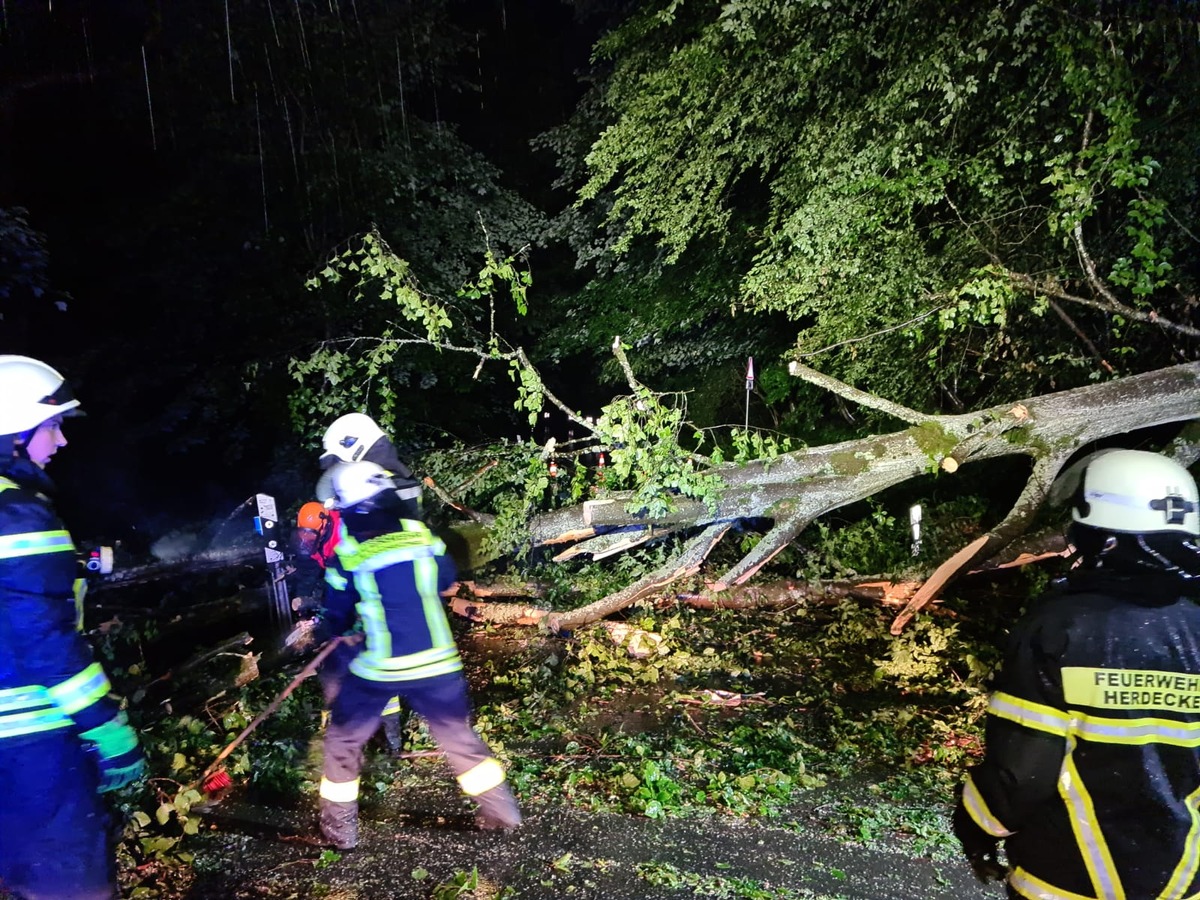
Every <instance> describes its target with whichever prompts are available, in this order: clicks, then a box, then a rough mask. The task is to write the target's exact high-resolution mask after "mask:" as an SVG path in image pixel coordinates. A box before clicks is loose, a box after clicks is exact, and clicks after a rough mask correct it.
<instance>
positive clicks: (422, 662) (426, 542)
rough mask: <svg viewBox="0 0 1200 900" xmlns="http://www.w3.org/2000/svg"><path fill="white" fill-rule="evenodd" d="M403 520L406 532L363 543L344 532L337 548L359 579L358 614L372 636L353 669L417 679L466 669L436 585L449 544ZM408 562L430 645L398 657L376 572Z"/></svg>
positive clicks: (382, 677) (383, 677)
mask: <svg viewBox="0 0 1200 900" xmlns="http://www.w3.org/2000/svg"><path fill="white" fill-rule="evenodd" d="M401 524H402V527H403V528H404V530H403V531H400V532H393V533H391V534H385V535H381V536H380V537H377V538H372V539H371V540H369V541H367V542H365V543H363V544H360V543H359V542H358V541H357V540H355V539H354V537H352V536H351V535H350V534H348V533H344V534H343V535H342V539H341V541H339V542H338V546H337V549H336V551H335V552H336V553H337V555H338V558H339V560H340V561H341V563H342V566H343V567H344V568H345V570H346V571H347V573H349V574H350V575H351V577H352V578H353V579H354V587H355V589H356V590H357V591H358V596H359V602H358V607H357V608H358V613H359V617H360V618H361V620H362V623H363V630H364V631H365V632H366V635H367V649H365V650H364V651H363V652H362V653H360V654H359V655H358V656H357V657H356V658H355V659H354V661H353V662H352V663H351V664H350V671H351V672H353V673H354V674H356V675H358V676H360V677H362V678H367V679H370V680H371V681H413V680H416V679H419V678H432V677H434V676H436V675H445V674H449V673H450V672H458V671H460V670H461V669H462V659H461V657H459V655H458V647H457V646H456V645H455V643H454V636H453V635H452V634H451V632H450V623H449V622H448V621H447V619H446V611H445V609H444V608H443V607H442V599H441V597H440V596H439V595H438V589H437V584H438V563H437V558H438V557H439V556H441V555H443V554H444V553H445V552H446V545H445V544H443V543H442V542H441V541H440V540H438V539H437V538H435V537H434V536H433V534H432V533H431V532H430V531H429V529H428V528H426V527H425V526H424V525H423V524H422V523H420V522H416V521H413V520H408V519H404V520H401ZM403 562H411V563H412V567H413V579H414V582H415V583H414V587H415V589H416V591H417V593H418V595H419V596H420V598H421V608H422V610H423V612H424V618H425V625H426V628H427V629H428V630H429V634H430V647H429V648H428V649H426V650H421V651H419V652H416V653H407V654H404V655H403V656H394V655H393V649H392V633H391V630H390V629H389V628H388V624H387V611H386V609H385V608H384V605H383V597H382V595H381V593H380V591H379V585H378V584H377V582H376V580H375V573H376V572H378V571H380V570H382V569H385V568H387V567H389V566H393V565H396V564H398V563H403Z"/></svg>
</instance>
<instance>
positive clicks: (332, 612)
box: [320, 462, 521, 849]
mask: <svg viewBox="0 0 1200 900" xmlns="http://www.w3.org/2000/svg"><path fill="white" fill-rule="evenodd" d="M333 490H334V498H335V503H336V505H337V507H338V509H340V510H341V513H342V527H343V533H342V539H341V540H340V541H339V542H338V545H337V547H336V549H335V556H334V559H333V560H332V561H331V563H330V566H329V568H328V570H327V572H326V579H327V581H328V582H329V586H330V591H329V594H328V596H327V598H326V606H327V608H326V615H327V616H328V617H329V621H330V624H331V626H332V627H333V629H334V631H335V632H340V631H344V630H345V629H347V628H349V627H350V626H351V625H352V624H353V621H354V619H355V618H356V617H357V618H358V619H359V620H360V621H361V622H362V626H363V630H364V632H365V640H364V642H363V649H362V652H361V653H359V654H358V655H357V656H355V657H354V659H353V661H352V662H351V663H350V671H349V675H348V676H347V678H346V680H345V682H344V684H343V685H342V687H341V690H340V691H339V692H338V694H337V697H336V698H335V699H334V701H333V708H332V711H331V715H330V720H329V725H328V727H327V728H326V731H325V742H324V750H325V763H324V772H323V777H322V779H321V788H320V798H321V799H320V810H321V811H320V825H321V832H322V834H323V835H324V837H325V839H326V840H327V841H329V843H330V844H332V845H333V846H335V847H337V848H339V849H349V848H351V847H353V846H355V845H356V844H357V842H358V786H359V774H360V770H361V767H362V758H363V753H362V748H363V745H364V744H365V743H366V742H367V740H368V739H369V738H370V737H371V735H372V734H373V733H374V731H375V729H376V728H377V727H378V726H379V721H380V716H381V715H382V714H383V711H384V708H385V705H386V704H387V703H388V701H389V698H391V697H392V696H393V695H395V694H397V693H399V695H400V696H401V697H402V698H403V699H404V701H405V702H406V703H407V705H408V706H409V707H410V708H411V709H412V710H413V712H415V713H417V714H418V715H419V716H421V717H422V718H423V719H424V720H425V722H426V725H427V726H428V728H429V733H430V735H431V736H432V737H433V739H434V740H435V741H436V742H437V744H438V746H439V747H440V748H441V750H442V751H443V752H444V753H445V755H446V762H447V764H448V765H449V766H450V769H451V771H453V772H454V775H455V777H456V778H457V780H458V784H459V787H460V788H461V789H462V791H463V792H464V793H465V794H467V796H469V797H470V798H471V799H472V800H474V801H475V803H476V804H477V807H478V811H477V813H476V824H477V825H478V826H479V827H480V828H485V829H509V828H515V827H516V826H517V825H519V824H520V822H521V813H520V810H519V808H518V807H517V802H516V799H515V798H514V797H513V794H512V791H511V790H510V789H509V786H508V783H507V780H506V777H505V772H504V768H503V766H502V765H501V764H500V762H499V761H498V760H497V759H496V758H495V757H494V756H493V755H492V752H491V750H489V749H488V746H487V745H486V744H485V743H484V742H483V741H482V740H481V739H480V737H479V736H478V735H477V734H476V733H475V730H474V729H473V728H472V727H471V704H470V699H469V697H468V694H467V681H466V678H465V677H464V676H463V673H462V660H461V658H460V657H459V655H458V648H457V646H456V645H455V642H454V637H453V635H452V634H451V632H450V623H449V622H448V620H447V618H446V611H445V608H444V607H443V605H442V602H441V597H440V596H439V595H440V593H441V592H443V591H445V590H447V589H448V588H449V587H450V586H451V585H452V584H453V583H454V580H455V571H454V563H453V562H452V561H451V559H450V557H449V556H448V555H447V554H446V547H445V545H444V544H443V543H442V542H441V541H440V540H438V539H437V538H436V537H434V535H433V534H432V533H431V532H430V531H429V529H428V528H426V527H425V525H424V523H423V522H421V520H420V519H417V518H411V517H409V516H407V515H405V513H404V511H403V510H404V507H405V503H404V501H403V500H402V499H401V498H400V497H398V496H397V494H396V489H395V483H394V482H393V480H392V477H391V475H390V474H389V473H388V472H387V471H386V470H385V469H383V468H382V467H381V466H379V465H377V464H376V463H372V462H353V463H345V464H343V465H340V466H338V467H336V468H335V469H334V475H333Z"/></svg>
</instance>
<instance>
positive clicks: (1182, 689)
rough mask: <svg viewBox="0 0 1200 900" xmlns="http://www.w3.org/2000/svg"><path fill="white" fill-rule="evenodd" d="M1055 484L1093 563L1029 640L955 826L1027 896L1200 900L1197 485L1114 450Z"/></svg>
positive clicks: (1013, 661)
mask: <svg viewBox="0 0 1200 900" xmlns="http://www.w3.org/2000/svg"><path fill="white" fill-rule="evenodd" d="M1056 492H1057V493H1059V494H1060V495H1061V496H1062V497H1063V499H1067V500H1069V502H1070V504H1071V507H1072V519H1073V522H1072V524H1071V526H1070V531H1069V537H1070V540H1071V543H1072V544H1073V545H1074V546H1075V548H1076V550H1077V551H1078V553H1079V558H1080V563H1079V565H1078V566H1077V567H1076V568H1074V569H1073V570H1072V572H1071V573H1070V575H1069V576H1068V580H1067V584H1066V587H1065V589H1064V590H1063V591H1062V592H1061V593H1057V594H1052V595H1050V596H1049V597H1046V598H1044V599H1043V600H1041V601H1040V602H1039V603H1038V604H1037V605H1035V606H1034V607H1033V608H1031V609H1030V611H1029V612H1028V613H1027V614H1026V615H1025V617H1024V618H1022V619H1021V621H1020V622H1018V623H1017V625H1016V627H1015V628H1014V630H1013V633H1012V636H1011V639H1010V643H1009V648H1008V653H1007V655H1006V656H1005V659H1004V663H1003V668H1002V669H1001V671H1000V674H999V677H998V678H997V680H996V683H995V685H994V691H993V693H992V695H991V698H990V700H989V704H988V717H987V725H986V739H987V745H986V746H987V752H986V755H985V757H984V760H983V762H982V764H980V765H979V766H976V767H975V768H973V769H972V770H971V772H970V774H969V775H968V777H967V780H966V783H965V784H964V786H963V790H962V794H961V797H960V800H959V804H958V807H957V809H956V811H955V815H954V828H955V833H956V834H957V835H958V838H959V841H960V842H961V843H962V846H963V850H964V852H965V853H966V856H967V859H968V861H969V862H970V863H971V866H972V868H973V869H974V871H975V873H976V875H977V876H978V877H979V878H980V879H981V880H987V879H991V878H995V879H1004V880H1006V881H1007V890H1008V894H1009V896H1010V897H1027V898H1038V900H1081V898H1113V900H1116V898H1122V897H1128V898H1130V900H1132V898H1150V897H1162V898H1166V897H1196V896H1200V839H1198V835H1200V824H1198V823H1200V807H1198V800H1197V798H1200V604H1198V603H1197V602H1196V601H1197V599H1200V541H1198V539H1197V538H1198V536H1200V495H1198V494H1197V489H1196V482H1195V480H1194V479H1193V478H1192V476H1191V475H1190V474H1189V473H1188V471H1187V469H1185V468H1184V467H1183V466H1181V465H1180V464H1179V463H1177V462H1174V461H1173V460H1170V459H1167V458H1166V457H1164V456H1160V455H1159V454H1157V453H1148V452H1143V451H1137V450H1111V451H1103V452H1101V453H1099V454H1093V455H1092V456H1090V457H1087V458H1086V459H1084V460H1082V461H1081V462H1080V463H1078V464H1076V465H1075V466H1073V467H1071V469H1069V470H1068V471H1067V472H1066V473H1064V475H1063V477H1062V478H1061V479H1060V480H1059V482H1058V483H1057V485H1056ZM1001 842H1003V844H1004V852H1005V855H1006V857H1007V866H1005V865H1002V864H1001V862H1000V859H999V852H998V851H999V845H1000V843H1001Z"/></svg>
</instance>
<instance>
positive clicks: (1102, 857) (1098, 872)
mask: <svg viewBox="0 0 1200 900" xmlns="http://www.w3.org/2000/svg"><path fill="white" fill-rule="evenodd" d="M1075 747H1076V741H1075V738H1073V737H1071V738H1067V754H1066V756H1065V757H1064V758H1063V764H1062V770H1061V771H1060V773H1059V776H1058V793H1059V796H1061V797H1062V798H1063V802H1064V803H1065V804H1066V806H1067V809H1068V810H1070V813H1071V814H1070V816H1069V818H1070V820H1071V831H1072V832H1073V833H1074V835H1075V845H1076V847H1078V848H1079V856H1080V858H1081V859H1082V860H1083V865H1084V867H1085V868H1086V869H1087V873H1088V878H1090V879H1091V881H1092V890H1094V891H1095V892H1096V896H1097V897H1104V898H1107V900H1125V888H1124V887H1123V886H1122V884H1121V876H1120V875H1118V874H1117V866H1116V863H1114V862H1113V858H1112V851H1111V850H1109V847H1108V841H1106V840H1105V839H1104V832H1103V831H1102V830H1101V828H1100V821H1099V819H1098V818H1097V817H1096V805H1095V803H1094V802H1093V801H1092V795H1091V794H1090V793H1089V792H1088V789H1087V786H1086V785H1085V784H1084V783H1083V778H1082V777H1080V774H1079V768H1078V766H1076V764H1075Z"/></svg>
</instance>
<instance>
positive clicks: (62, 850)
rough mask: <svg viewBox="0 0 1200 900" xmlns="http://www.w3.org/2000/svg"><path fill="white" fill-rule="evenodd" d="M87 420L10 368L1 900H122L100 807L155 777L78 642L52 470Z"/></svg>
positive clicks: (4, 403) (1, 676)
mask: <svg viewBox="0 0 1200 900" xmlns="http://www.w3.org/2000/svg"><path fill="white" fill-rule="evenodd" d="M79 412H80V411H79V401H78V400H76V399H75V398H74V397H73V396H72V395H71V391H70V388H69V387H68V386H67V385H66V383H65V382H64V381H63V378H62V376H61V375H59V373H58V372H56V371H55V370H54V369H52V368H51V367H50V366H47V365H46V364H45V363H42V362H39V361H37V360H34V359H29V358H28V357H22V356H0V896H10V895H15V896H16V897H20V898H71V900H93V898H96V900H109V898H113V897H116V896H117V882H116V860H115V856H114V851H113V847H112V845H111V843H110V840H109V834H108V814H107V811H106V809H105V805H104V802H103V798H101V797H100V796H99V793H101V792H104V791H109V790H113V789H115V788H118V787H122V786H124V785H126V784H128V783H130V782H131V781H133V780H134V779H136V778H137V777H139V775H140V774H141V772H142V767H143V762H142V756H141V751H140V750H139V748H138V739H137V735H136V733H135V732H134V731H133V729H132V728H131V727H130V726H129V723H128V721H127V720H126V717H125V713H123V712H122V711H121V710H120V709H119V707H118V706H117V704H116V702H115V701H114V700H113V699H112V698H110V697H109V683H108V678H107V677H105V674H104V670H103V669H102V668H101V667H100V664H99V663H97V662H95V661H94V660H93V658H92V653H91V648H90V647H89V646H88V644H87V642H86V641H85V640H84V638H83V636H82V635H80V634H79V633H78V632H77V631H76V628H75V605H74V599H73V584H74V582H75V577H76V567H77V562H76V555H75V547H74V545H73V543H72V541H71V536H70V535H69V534H68V533H67V531H66V529H65V528H64V527H63V524H62V522H61V521H59V519H58V516H57V515H56V514H55V512H54V509H53V507H52V506H51V505H50V501H49V500H48V499H47V495H49V494H50V493H52V486H51V483H50V480H49V479H48V478H47V477H46V474H45V472H44V471H43V470H42V468H43V466H45V464H46V463H47V462H48V461H49V459H50V457H51V456H52V455H53V454H54V453H55V452H56V451H57V450H58V448H60V447H62V446H65V445H66V443H67V441H66V438H64V437H63V434H62V420H63V418H64V417H66V416H72V415H78V414H79ZM6 892H7V893H6Z"/></svg>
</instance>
